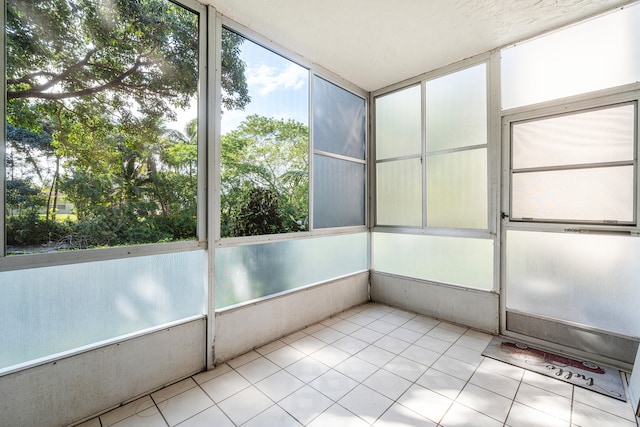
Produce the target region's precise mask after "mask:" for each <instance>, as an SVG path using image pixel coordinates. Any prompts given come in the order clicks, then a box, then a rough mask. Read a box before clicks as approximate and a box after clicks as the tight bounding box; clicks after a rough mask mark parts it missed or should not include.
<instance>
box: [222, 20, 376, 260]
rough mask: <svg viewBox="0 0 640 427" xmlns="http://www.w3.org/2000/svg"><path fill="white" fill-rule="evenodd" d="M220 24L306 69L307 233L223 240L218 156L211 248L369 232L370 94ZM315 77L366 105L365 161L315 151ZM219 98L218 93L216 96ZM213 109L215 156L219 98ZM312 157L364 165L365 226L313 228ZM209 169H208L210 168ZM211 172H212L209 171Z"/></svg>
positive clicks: (246, 31)
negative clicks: (307, 107)
mask: <svg viewBox="0 0 640 427" xmlns="http://www.w3.org/2000/svg"><path fill="white" fill-rule="evenodd" d="M218 21H219V23H218V27H219V29H220V31H222V28H226V29H228V30H230V31H233V32H235V33H236V34H238V35H240V36H242V37H244V38H245V39H247V40H249V41H251V42H253V43H255V44H257V45H258V46H261V47H263V48H264V49H267V50H269V51H271V52H273V53H274V54H276V55H279V56H281V57H283V58H285V59H287V60H289V61H291V62H293V63H295V64H296V65H299V66H300V67H303V68H305V69H307V70H308V72H309V85H308V87H309V110H308V114H309V118H308V123H309V124H308V127H309V146H308V151H307V156H308V162H309V171H308V173H309V199H308V200H309V230H308V231H300V232H291V233H281V234H265V235H258V236H239V237H222V236H221V227H220V217H219V215H218V214H217V213H218V212H220V209H221V192H220V186H221V181H220V162H219V157H217V158H216V161H215V162H214V165H213V171H212V172H213V174H214V176H215V182H214V185H213V188H214V191H213V194H212V196H213V197H214V201H213V204H214V207H213V212H214V214H215V218H214V220H213V222H214V224H213V229H214V236H213V241H212V245H211V246H210V247H214V248H225V247H232V246H241V245H252V244H259V243H266V242H278V241H284V240H293V239H307V238H312V237H319V236H330V235H341V234H355V233H360V232H363V231H368V230H369V218H370V216H369V212H370V203H369V195H368V193H369V182H368V179H367V177H369V164H368V159H369V150H370V145H371V144H370V137H369V114H367V113H368V112H369V93H368V92H366V91H365V90H363V89H361V88H359V87H357V86H355V85H354V84H353V83H350V82H348V81H347V80H344V79H342V78H340V77H339V76H336V75H335V74H333V73H332V72H331V71H328V70H326V69H324V68H322V67H321V66H319V65H317V64H315V63H313V62H311V61H308V60H307V59H305V58H304V57H302V56H300V55H298V54H296V53H294V52H292V51H290V50H289V49H287V48H285V47H283V46H281V45H279V44H277V43H275V42H273V41H271V40H269V39H268V38H266V37H264V36H262V35H261V34H259V33H257V32H255V31H254V30H251V29H250V28H248V27H246V26H244V25H242V24H239V23H238V22H236V21H234V20H232V19H231V18H229V17H227V16H225V15H219V20H218ZM216 61H220V55H217V58H216ZM220 65H221V64H220V63H218V67H217V68H219V67H220ZM219 74H220V73H217V75H216V83H215V87H216V89H217V90H219V88H220V78H221V76H220V75H219ZM316 77H318V78H321V79H323V80H325V81H326V82H328V83H330V84H333V85H335V86H337V87H338V88H340V89H343V90H345V91H347V92H349V93H350V94H352V95H354V96H357V97H359V98H362V99H363V100H364V104H365V158H364V159H353V158H351V157H346V156H340V155H337V154H333V153H327V152H325V151H317V150H315V148H314V141H313V126H314V123H313V112H314V111H313V108H314V106H313V99H314V84H313V82H314V79H315V78H316ZM219 96H220V95H219V94H218V97H219ZM213 108H214V109H215V115H216V128H217V131H216V134H215V139H214V151H215V152H216V153H220V150H221V146H220V142H221V135H220V120H221V116H222V105H221V102H220V99H219V98H218V99H217V100H216V101H215V105H214V106H213ZM315 154H320V155H325V156H329V157H332V158H338V159H342V160H350V161H354V160H358V163H364V164H365V215H364V220H365V223H364V224H363V225H355V226H344V227H329V228H315V227H314V225H313V214H314V207H313V204H314V203H313V198H314V188H313V186H314V182H313V181H314V171H315V168H314V159H313V156H314V155H315ZM210 169H211V166H210ZM210 172H211V170H210Z"/></svg>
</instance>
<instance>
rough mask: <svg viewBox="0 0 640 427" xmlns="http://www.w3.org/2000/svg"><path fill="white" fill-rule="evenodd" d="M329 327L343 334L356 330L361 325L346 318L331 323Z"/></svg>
mask: <svg viewBox="0 0 640 427" xmlns="http://www.w3.org/2000/svg"><path fill="white" fill-rule="evenodd" d="M331 327H332V328H333V329H335V330H336V331H338V332H342V333H343V334H346V335H349V334H351V333H353V332H355V331H357V330H358V329H360V328H361V327H362V326H360V325H356V324H355V323H352V322H349V321H348V320H342V321H340V322H338V323H335V324H333V325H331Z"/></svg>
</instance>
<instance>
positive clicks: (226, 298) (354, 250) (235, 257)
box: [215, 233, 369, 309]
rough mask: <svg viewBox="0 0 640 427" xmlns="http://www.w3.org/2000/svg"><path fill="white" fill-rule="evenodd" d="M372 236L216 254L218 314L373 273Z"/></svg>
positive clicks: (304, 241)
mask: <svg viewBox="0 0 640 427" xmlns="http://www.w3.org/2000/svg"><path fill="white" fill-rule="evenodd" d="M368 251H369V238H368V233H358V234H347V235H342V236H330V237H318V238H313V239H301V240H286V241H282V242H271V243H262V244H257V245H243V246H234V247H228V248H218V249H216V261H215V262H216V265H215V283H216V286H215V288H216V289H215V292H216V308H217V309H219V308H223V307H228V306H230V305H234V304H240V303H243V302H246V301H250V300H253V299H256V298H261V297H264V296H267V295H273V294H276V293H278V292H284V291H288V290H291V289H295V288H299V287H302V286H308V285H312V284H315V283H320V282H324V281H327V280H331V279H336V278H338V277H341V276H346V275H348V274H353V273H358V272H361V271H365V270H367V269H368V262H369V261H368Z"/></svg>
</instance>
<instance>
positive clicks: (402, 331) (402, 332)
mask: <svg viewBox="0 0 640 427" xmlns="http://www.w3.org/2000/svg"><path fill="white" fill-rule="evenodd" d="M422 335H423V334H421V333H419V332H414V331H412V330H410V329H407V328H405V327H404V326H401V327H399V328H397V329H394V330H393V331H391V332H389V334H388V336H390V337H393V338H397V339H399V340H402V341H405V342H408V343H409V344H413V343H414V342H416V341H417V340H418V339H419V338H421V337H422Z"/></svg>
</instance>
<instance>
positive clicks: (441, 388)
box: [416, 368, 466, 400]
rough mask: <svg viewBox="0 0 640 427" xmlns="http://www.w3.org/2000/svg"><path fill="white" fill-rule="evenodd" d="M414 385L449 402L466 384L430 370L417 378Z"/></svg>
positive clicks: (435, 370)
mask: <svg viewBox="0 0 640 427" xmlns="http://www.w3.org/2000/svg"><path fill="white" fill-rule="evenodd" d="M416 384H419V385H421V386H422V387H425V388H428V389H429V390H431V391H435V392H436V393H438V394H441V395H443V396H445V397H448V398H449V399H451V400H455V399H456V398H457V397H458V395H459V394H460V392H461V391H462V389H463V388H464V386H465V384H466V382H465V381H462V380H461V379H459V378H456V377H452V376H451V375H449V374H445V373H444V372H440V371H438V370H437V369H433V368H431V369H429V370H428V371H427V372H425V373H424V375H422V376H421V377H420V378H418V380H417V381H416Z"/></svg>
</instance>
